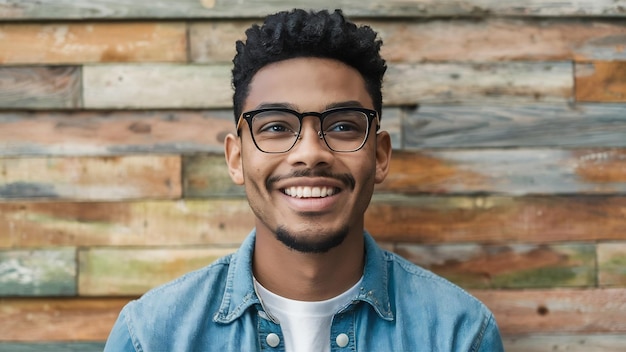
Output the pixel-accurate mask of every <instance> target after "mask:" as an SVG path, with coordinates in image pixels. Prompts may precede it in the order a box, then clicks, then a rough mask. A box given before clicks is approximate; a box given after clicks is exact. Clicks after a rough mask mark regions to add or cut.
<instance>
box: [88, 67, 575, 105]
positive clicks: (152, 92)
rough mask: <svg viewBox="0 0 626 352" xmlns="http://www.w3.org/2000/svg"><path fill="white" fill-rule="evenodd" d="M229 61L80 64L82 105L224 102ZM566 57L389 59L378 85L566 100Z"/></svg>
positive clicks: (442, 95)
mask: <svg viewBox="0 0 626 352" xmlns="http://www.w3.org/2000/svg"><path fill="white" fill-rule="evenodd" d="M230 70H231V66H230V65H214V66H213V65H174V64H143V65H86V66H84V67H83V85H84V98H83V99H84V105H85V107H87V108H97V109H123V108H149V109H151V108H172V109H176V108H226V107H230V106H231V105H232V91H231V89H229V87H230V86H231V85H230V84H231V83H230V79H231V77H230V76H231V74H230ZM572 70H573V68H572V63H569V62H556V63H543V62H542V63H532V62H510V63H488V64H452V63H446V64H396V65H390V66H389V70H388V74H387V76H386V78H385V83H384V84H383V96H384V102H385V104H387V105H390V106H393V105H407V104H408V105H415V104H417V103H444V102H445V103H451V102H464V101H466V102H468V101H470V102H476V101H481V102H500V103H502V101H503V100H506V101H519V102H536V101H542V102H543V101H545V102H565V101H566V100H568V99H570V98H571V95H572V90H573V84H574V83H573V76H572Z"/></svg>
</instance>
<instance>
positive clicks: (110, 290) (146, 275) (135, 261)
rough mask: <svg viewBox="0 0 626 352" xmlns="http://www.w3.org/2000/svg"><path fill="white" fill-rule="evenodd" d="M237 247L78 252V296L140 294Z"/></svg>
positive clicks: (103, 249) (93, 249) (108, 249)
mask: <svg viewBox="0 0 626 352" xmlns="http://www.w3.org/2000/svg"><path fill="white" fill-rule="evenodd" d="M235 249H236V248H234V247H233V248H211V247H206V248H199V247H197V246H196V247H194V248H150V249H139V248H134V249H117V248H90V249H85V250H81V251H80V252H79V259H80V261H79V263H80V265H79V276H78V277H79V280H78V290H79V293H80V295H81V296H130V295H141V294H143V293H145V292H146V291H148V290H149V289H151V288H153V287H156V286H158V285H161V284H164V283H166V282H168V281H171V280H173V279H175V278H177V277H179V276H182V275H183V274H185V273H188V272H190V271H192V270H196V269H200V268H202V267H204V266H207V265H209V264H211V263H212V262H214V261H215V260H216V259H218V258H220V257H222V256H225V255H227V254H229V253H232V252H234V251H235Z"/></svg>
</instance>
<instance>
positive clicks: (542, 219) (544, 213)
mask: <svg viewBox="0 0 626 352" xmlns="http://www.w3.org/2000/svg"><path fill="white" fill-rule="evenodd" d="M625 212H626V198H624V197H612V196H611V197H597V196H590V197H584V196H556V197H555V196H551V197H482V196H477V197H434V196H421V197H402V196H393V197H389V196H375V197H374V201H373V202H372V204H371V205H370V207H369V208H368V211H367V213H366V219H365V225H366V228H367V229H368V230H369V231H370V232H371V233H372V234H374V235H375V236H376V237H377V239H378V240H380V241H388V242H393V241H399V242H417V243H458V242H464V243H468V242H478V243H485V242H489V243H514V242H522V243H550V242H564V241H572V242H578V241H601V240H623V239H624V238H625V237H626V235H625V234H626V218H625V217H624V213H625Z"/></svg>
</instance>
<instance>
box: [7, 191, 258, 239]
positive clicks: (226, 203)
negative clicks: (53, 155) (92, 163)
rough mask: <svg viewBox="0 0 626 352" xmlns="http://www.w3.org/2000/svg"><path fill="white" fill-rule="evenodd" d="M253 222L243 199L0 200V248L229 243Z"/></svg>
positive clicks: (243, 233)
mask: <svg viewBox="0 0 626 352" xmlns="http://www.w3.org/2000/svg"><path fill="white" fill-rule="evenodd" d="M253 227H254V218H253V217H252V212H251V210H250V208H249V207H248V203H247V201H246V200H244V199H231V200H227V199H219V200H207V201H192V200H185V201H134V202H85V201H82V202H63V201H57V202H17V201H14V202H9V203H0V248H37V247H46V246H48V247H56V246H80V247H92V246H111V247H124V246H155V245H156V246H189V245H217V246H234V245H238V244H239V243H241V241H243V239H244V238H245V237H246V236H247V235H248V233H249V232H250V231H251V230H252V228H253Z"/></svg>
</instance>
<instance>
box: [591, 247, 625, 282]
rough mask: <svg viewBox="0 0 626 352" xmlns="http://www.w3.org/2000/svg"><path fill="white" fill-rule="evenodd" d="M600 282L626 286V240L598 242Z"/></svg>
mask: <svg viewBox="0 0 626 352" xmlns="http://www.w3.org/2000/svg"><path fill="white" fill-rule="evenodd" d="M597 251H598V271H599V273H598V284H599V285H600V286H607V287H616V286H617V287H626V242H605V243H598V245H597Z"/></svg>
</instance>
